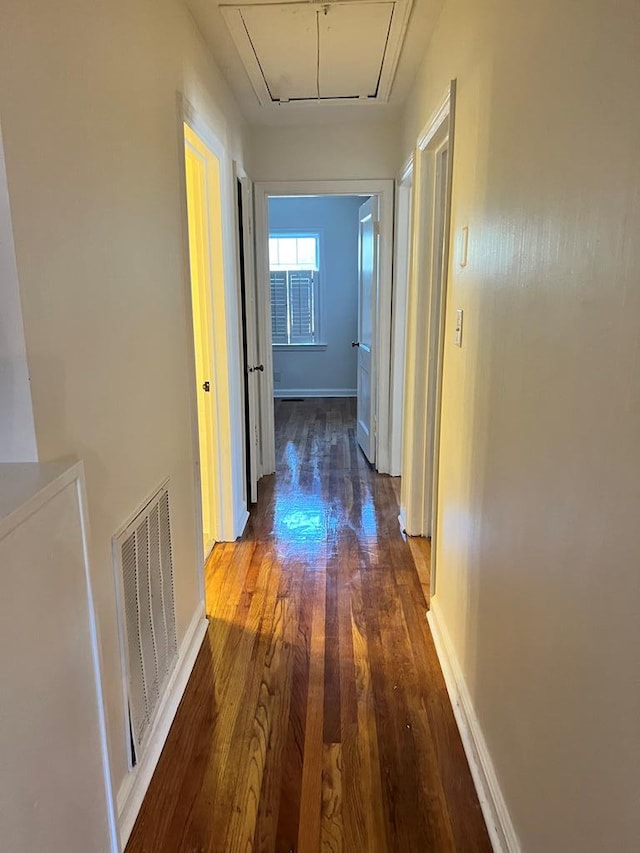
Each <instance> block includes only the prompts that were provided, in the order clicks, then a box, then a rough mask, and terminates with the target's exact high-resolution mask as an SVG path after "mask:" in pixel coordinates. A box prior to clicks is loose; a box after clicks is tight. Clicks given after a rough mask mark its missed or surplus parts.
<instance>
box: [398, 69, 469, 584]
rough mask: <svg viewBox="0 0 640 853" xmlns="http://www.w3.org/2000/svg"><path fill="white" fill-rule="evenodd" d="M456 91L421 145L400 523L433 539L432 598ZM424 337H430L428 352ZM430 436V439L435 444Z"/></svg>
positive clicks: (427, 129)
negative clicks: (438, 239)
mask: <svg viewBox="0 0 640 853" xmlns="http://www.w3.org/2000/svg"><path fill="white" fill-rule="evenodd" d="M455 85H456V84H455V80H452V81H451V83H450V85H449V88H448V89H447V91H446V93H445V95H444V97H443V98H442V100H441V102H440V104H439V106H438V108H437V110H436V111H435V112H434V114H433V115H432V117H431V119H430V120H429V122H428V123H427V125H426V126H425V128H424V130H423V131H422V133H421V134H420V136H419V137H418V140H417V143H416V152H415V161H414V162H415V178H414V186H415V189H416V192H415V193H414V205H413V221H414V227H413V235H412V240H411V246H412V248H411V272H410V284H409V299H408V314H407V317H408V323H407V360H406V372H405V386H404V395H405V402H404V413H405V418H404V432H403V465H402V468H403V477H402V487H401V511H400V523H401V525H402V527H403V529H404V530H405V531H406V533H407V534H409V535H410V536H427V537H431V540H432V542H431V595H434V594H435V585H436V556H437V547H436V537H437V528H438V483H439V477H438V473H439V455H440V410H441V403H442V375H443V361H444V339H445V317H446V303H447V284H448V278H449V243H450V236H451V188H452V176H453V153H454V150H453V146H454V116H455ZM445 144H446V145H447V148H448V167H447V175H446V185H445V186H444V188H443V190H444V192H443V201H444V206H443V209H442V211H441V214H442V216H443V217H444V219H443V222H442V228H443V253H442V260H441V269H438V268H437V263H436V252H435V246H434V231H435V229H436V228H437V221H436V215H437V213H438V211H437V191H438V185H437V169H436V158H437V155H438V152H439V151H441V150H442V148H443V146H444V145H445ZM438 287H439V290H438ZM424 330H426V332H427V335H426V347H425V335H424ZM425 354H426V355H427V357H426V358H425ZM428 400H431V401H432V402H433V407H432V411H428V407H427V401H428ZM429 435H431V436H432V441H431V442H430V441H429V440H428V436H429Z"/></svg>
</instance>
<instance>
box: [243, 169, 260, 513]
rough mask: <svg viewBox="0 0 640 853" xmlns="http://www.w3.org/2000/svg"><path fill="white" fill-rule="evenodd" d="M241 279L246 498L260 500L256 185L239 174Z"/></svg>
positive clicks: (252, 500) (253, 501) (253, 500)
mask: <svg viewBox="0 0 640 853" xmlns="http://www.w3.org/2000/svg"><path fill="white" fill-rule="evenodd" d="M238 226H239V227H238V236H239V247H238V248H239V262H240V269H239V280H240V289H241V294H240V295H241V312H242V317H241V320H242V338H243V362H244V364H243V367H244V371H245V389H244V390H245V433H246V437H245V440H246V442H247V453H246V454H245V466H246V468H247V471H246V482H247V501H248V502H249V503H252V504H254V503H255V502H256V501H257V500H258V477H259V473H258V417H259V405H260V400H259V389H258V385H257V383H258V381H259V377H261V376H262V371H257V370H256V367H258V324H257V314H256V279H255V251H254V241H253V232H254V226H253V186H252V183H251V181H250V180H249V178H247V177H246V176H244V175H243V176H242V177H239V178H238Z"/></svg>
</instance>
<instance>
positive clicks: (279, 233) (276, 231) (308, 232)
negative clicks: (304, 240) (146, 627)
mask: <svg viewBox="0 0 640 853" xmlns="http://www.w3.org/2000/svg"><path fill="white" fill-rule="evenodd" d="M274 237H275V238H277V237H314V238H315V239H316V240H317V264H318V269H317V270H314V272H315V273H316V276H315V279H316V281H315V292H314V326H315V337H316V340H315V341H313V342H309V343H301V342H294V343H282V342H274V341H273V339H272V341H271V347H272V349H273V350H274V351H275V352H295V351H299V352H313V351H316V352H320V351H322V350H326V349H327V343H326V341H325V339H324V296H323V291H324V288H323V286H322V282H323V271H324V229H322V228H269V229H268V234H267V239H268V240H270V239H272V238H274ZM270 260H271V259H270V257H269V252H268V249H267V262H268V264H269V283H271V272H272V270H271V263H270ZM276 272H301V270H295V269H294V270H289V271H287V270H282V269H281V270H276ZM269 319H270V320H271V319H272V318H271V317H270V318H269Z"/></svg>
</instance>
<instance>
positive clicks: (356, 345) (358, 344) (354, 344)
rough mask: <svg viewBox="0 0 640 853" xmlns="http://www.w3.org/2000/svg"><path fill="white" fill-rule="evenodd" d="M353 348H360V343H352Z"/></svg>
mask: <svg viewBox="0 0 640 853" xmlns="http://www.w3.org/2000/svg"><path fill="white" fill-rule="evenodd" d="M351 346H352V347H359V346H360V341H351Z"/></svg>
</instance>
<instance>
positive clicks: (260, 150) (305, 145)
mask: <svg viewBox="0 0 640 853" xmlns="http://www.w3.org/2000/svg"><path fill="white" fill-rule="evenodd" d="M399 128H400V123H399V122H395V123H379V122H378V123H375V124H372V123H370V122H358V123H349V124H345V123H332V124H317V125H307V126H286V125H283V126H280V127H267V126H264V127H254V128H252V129H251V137H250V140H251V141H250V151H249V157H250V159H249V168H250V172H251V176H252V177H253V178H254V180H256V181H295V180H320V181H321V180H331V179H335V180H357V179H360V178H362V179H364V178H393V177H395V173H396V171H397V169H398V144H399V141H400V133H399Z"/></svg>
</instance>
